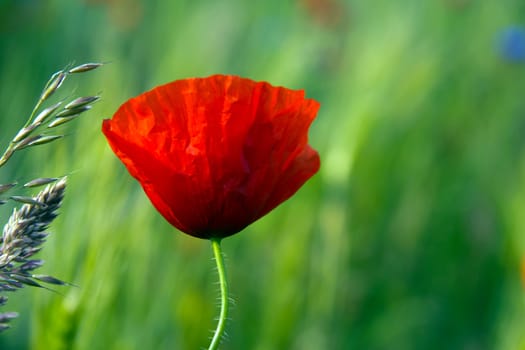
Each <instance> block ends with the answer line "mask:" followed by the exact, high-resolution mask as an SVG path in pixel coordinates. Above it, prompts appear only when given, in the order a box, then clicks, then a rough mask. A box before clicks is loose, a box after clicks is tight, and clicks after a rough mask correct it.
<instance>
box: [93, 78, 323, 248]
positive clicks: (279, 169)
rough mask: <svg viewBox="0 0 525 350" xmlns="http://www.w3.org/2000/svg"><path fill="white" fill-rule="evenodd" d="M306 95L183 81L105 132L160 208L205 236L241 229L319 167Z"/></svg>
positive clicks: (236, 81)
mask: <svg viewBox="0 0 525 350" xmlns="http://www.w3.org/2000/svg"><path fill="white" fill-rule="evenodd" d="M318 109H319V103H318V102H316V101H314V100H311V99H306V98H305V96H304V91H295V90H289V89H286V88H283V87H274V86H271V85H270V84H268V83H265V82H255V81H252V80H250V79H245V78H240V77H237V76H227V75H214V76H211V77H208V78H192V79H185V80H178V81H174V82H172V83H169V84H166V85H162V86H159V87H156V88H154V89H153V90H151V91H148V92H146V93H144V94H142V95H139V96H137V97H134V98H132V99H130V100H128V101H127V102H125V103H124V104H123V105H122V106H121V107H120V108H119V110H118V111H117V112H116V113H115V115H114V116H113V118H112V119H109V120H104V123H103V126H102V131H103V132H104V134H105V135H106V138H107V139H108V141H109V144H110V146H111V148H112V149H113V151H114V152H115V153H116V155H117V156H118V157H119V158H120V160H121V161H122V162H123V163H124V164H125V165H126V167H127V169H128V171H129V172H130V173H131V175H132V176H134V177H135V178H136V179H137V180H138V181H139V182H140V184H141V185H142V187H143V188H144V191H145V192H146V194H147V195H148V197H149V198H150V200H151V202H152V203H153V205H154V206H155V208H156V209H157V210H158V211H159V212H160V213H161V214H162V215H163V216H164V217H165V218H166V220H168V221H169V222H170V223H171V224H172V225H173V226H175V227H177V228H178V229H180V230H181V231H183V232H185V233H187V234H190V235H192V236H195V237H199V238H212V237H218V238H222V237H226V236H229V235H232V234H234V233H237V232H239V231H240V230H242V229H243V228H245V227H246V226H248V225H249V224H251V223H252V222H254V221H255V220H257V219H259V218H260V217H262V216H263V215H265V214H267V213H268V212H269V211H270V210H272V209H273V208H275V207H276V206H277V205H279V204H280V203H281V202H283V201H285V200H286V199H288V198H289V197H290V196H291V195H293V194H294V193H295V192H296V191H297V190H298V189H299V188H300V187H301V186H302V185H303V184H304V183H305V182H306V181H307V180H308V179H309V178H310V177H311V176H313V175H314V174H315V173H316V172H317V170H318V169H319V164H320V163H319V155H318V154H317V152H316V151H315V150H313V149H312V148H311V147H310V146H309V145H308V128H309V126H310V124H311V123H312V121H313V120H314V118H315V116H316V114H317V111H318Z"/></svg>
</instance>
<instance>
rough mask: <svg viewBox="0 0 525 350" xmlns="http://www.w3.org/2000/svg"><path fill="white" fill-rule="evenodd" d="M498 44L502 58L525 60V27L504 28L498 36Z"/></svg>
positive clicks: (515, 60) (513, 60) (516, 60)
mask: <svg viewBox="0 0 525 350" xmlns="http://www.w3.org/2000/svg"><path fill="white" fill-rule="evenodd" d="M498 46H499V51H500V54H501V55H502V56H503V58H504V59H506V60H508V61H511V62H523V61H525V28H523V27H508V28H506V29H504V30H503V31H502V32H501V34H500V36H499V40H498Z"/></svg>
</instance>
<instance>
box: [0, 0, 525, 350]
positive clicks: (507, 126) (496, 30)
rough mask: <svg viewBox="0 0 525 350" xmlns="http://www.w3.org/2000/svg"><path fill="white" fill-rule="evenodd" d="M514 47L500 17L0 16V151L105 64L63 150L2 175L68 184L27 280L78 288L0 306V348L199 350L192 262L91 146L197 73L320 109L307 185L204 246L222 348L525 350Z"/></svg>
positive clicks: (86, 11) (130, 10)
mask: <svg viewBox="0 0 525 350" xmlns="http://www.w3.org/2000/svg"><path fill="white" fill-rule="evenodd" d="M519 26H522V28H523V26H525V4H524V3H523V1H519V0H507V1H468V0H463V1H461V0H440V1H438V0H429V1H417V0H401V1H395V2H394V1H389V0H377V1H374V2H372V1H365V0H361V1H358V0H356V1H346V2H344V1H343V0H340V1H338V0H295V1H279V0H266V1H251V2H248V1H241V0H224V1H216V2H214V1H204V0H193V1H189V0H179V1H177V0H174V1H161V0H150V1H147V0H84V1H81V0H51V1H39V0H0V82H1V84H0V145H2V147H6V146H7V144H8V142H9V140H10V139H11V138H12V137H13V135H14V134H15V133H16V132H17V130H18V129H19V128H20V127H21V126H22V125H23V123H24V121H25V119H26V118H27V115H28V114H29V113H30V111H31V109H32V106H33V105H34V103H35V102H36V100H37V98H38V95H39V93H40V90H41V89H42V87H43V85H44V84H45V82H46V81H47V79H48V77H49V76H50V74H51V73H53V72H55V71H57V70H58V69H60V68H62V67H64V66H65V65H67V64H68V63H71V62H75V63H83V62H86V61H104V62H110V64H107V65H106V66H104V67H102V68H101V69H99V70H97V71H94V72H90V73H89V74H86V75H85V76H79V77H74V79H71V81H68V82H67V84H68V85H67V86H66V87H65V88H64V90H65V91H73V90H74V91H75V93H76V94H79V95H83V94H97V93H101V94H102V95H103V100H102V101H101V102H99V103H97V104H96V106H95V108H94V109H93V111H92V112H89V114H87V115H85V116H82V118H81V119H79V120H78V122H76V123H73V124H71V125H69V126H67V127H65V128H64V132H66V133H67V134H68V137H66V138H65V139H64V140H61V141H59V142H57V143H56V144H51V145H48V146H41V148H34V149H31V150H28V151H26V152H25V153H22V152H21V153H20V154H17V155H15V157H14V159H13V160H12V161H10V162H9V164H8V166H6V167H4V168H2V169H1V170H2V171H1V172H0V183H2V182H7V181H11V180H19V182H23V181H24V180H28V179H32V178H35V177H39V176H57V175H62V174H66V173H70V172H73V173H72V174H71V175H70V177H69V187H68V191H67V194H66V198H65V203H64V206H63V207H62V210H61V215H60V216H59V218H58V219H57V221H56V222H55V224H54V225H53V226H52V232H53V234H52V236H51V237H50V239H49V241H48V242H47V243H46V245H45V246H44V250H43V252H42V253H41V254H40V256H41V257H42V258H43V259H45V260H46V264H45V265H44V266H43V267H42V268H41V269H39V270H38V271H39V272H40V273H46V274H50V275H53V276H56V277H58V278H61V279H63V280H66V281H70V282H72V283H74V284H76V285H78V288H76V287H60V288H58V290H59V293H52V292H48V291H45V290H37V289H35V288H25V289H23V290H21V291H18V292H16V293H12V294H11V295H9V298H10V299H9V302H8V304H7V305H5V306H3V307H2V308H1V309H0V311H11V310H16V311H18V312H19V313H20V317H19V318H18V319H16V320H15V321H13V323H12V328H11V329H10V330H8V331H6V332H3V333H1V334H0V349H2V350H19V349H20V350H22V349H33V350H69V349H74V350H84V349H90V350H98V349H101V350H104V349H111V350H128V349H129V350H132V349H159V350H162V349H203V348H205V347H206V346H207V345H208V339H209V337H210V336H211V330H213V329H214V326H215V321H214V318H215V317H216V316H217V315H218V305H217V297H218V287H217V284H216V280H217V276H216V272H215V268H214V263H213V261H212V259H211V256H212V252H211V247H210V244H209V243H208V242H207V241H202V240H197V239H194V238H192V237H189V236H186V235H183V234H181V233H178V232H176V231H175V229H173V228H172V227H171V226H170V225H169V224H167V223H166V222H165V221H164V220H163V218H162V217H161V216H160V215H159V214H158V213H157V212H156V211H155V210H154V209H153V207H152V206H151V205H150V203H149V201H148V199H147V198H146V196H145V195H144V194H143V192H142V190H141V188H140V186H139V185H138V183H136V182H135V181H134V180H133V179H132V178H131V177H130V176H129V175H128V173H127V172H126V171H125V169H124V167H123V165H122V164H121V163H120V162H119V161H118V160H117V158H116V157H115V156H114V155H113V153H112V152H111V151H110V149H109V147H108V146H107V144H106V141H105V139H104V137H103V135H102V133H101V132H100V127H101V123H102V119H103V118H108V117H110V116H111V115H112V113H113V112H114V111H115V110H116V109H117V107H118V106H119V105H120V104H121V103H122V102H123V101H124V100H126V99H127V98H129V97H131V96H134V95H137V94H139V93H141V92H143V91H145V90H147V89H150V88H152V87H154V86H155V85H159V84H162V83H165V82H168V81H172V80H175V79H179V78H185V77H190V76H207V75H210V74H214V73H228V74H238V75H241V76H246V77H250V78H252V79H255V80H265V81H269V82H271V83H272V84H274V85H284V86H287V87H289V88H295V89H305V90H306V92H307V95H308V96H309V97H312V98H315V99H317V100H318V101H320V102H321V110H320V113H319V116H318V119H317V120H316V121H315V123H314V124H313V127H312V130H311V134H310V139H311V142H310V143H311V145H312V146H313V147H314V148H316V149H318V150H319V152H320V154H321V159H322V167H321V171H320V173H319V174H318V175H316V176H315V177H314V178H313V179H312V180H311V181H309V182H308V183H307V185H306V186H305V187H304V188H303V189H301V190H300V191H299V192H298V193H297V195H296V196H294V197H293V198H292V199H290V200H289V201H288V202H286V203H285V204H283V205H282V206H280V207H279V208H277V209H276V210H275V211H273V212H272V213H271V214H270V215H268V216H267V217H265V218H263V219H262V220H260V221H259V222H257V223H255V224H253V225H252V226H250V227H249V228H247V229H246V230H245V231H244V232H242V233H241V234H238V235H235V236H233V237H231V238H228V239H226V240H225V241H224V242H223V249H224V250H225V253H226V255H227V266H228V274H229V280H230V285H231V291H232V294H233V295H232V296H233V298H234V300H235V306H234V308H233V310H232V313H231V320H230V322H229V324H228V337H227V339H225V341H224V342H223V345H222V347H221V348H222V349H224V350H227V349H232V350H233V349H250V350H273V349H291V350H324V349H341V350H346V349H349V350H351V349H371V350H383V349H385V350H387V349H388V350H391V349H400V350H405V349H407V350H410V349H426V350H433V349H436V350H438V349H463V350H478V349H499V350H514V349H525V289H524V287H525V285H524V283H525V281H522V279H521V277H520V266H521V265H523V266H525V264H522V261H525V260H523V259H524V257H525V237H524V233H525V153H524V151H525V61H524V59H522V58H520V57H515V56H516V55H518V54H519V53H520V51H519V50H520V44H519V43H520V41H519V35H518V39H516V40H517V42H518V43H517V44H516V43H515V42H513V43H508V42H506V41H505V40H506V39H505V33H506V31H507V30H509V28H510V29H511V30H512V28H516V27H519ZM522 39H523V38H522ZM523 40H524V43H521V45H522V46H523V45H525V39H523ZM511 44H512V45H511ZM509 45H510V46H509ZM523 50H525V48H523ZM513 55H514V56H513ZM518 56H519V55H518ZM9 210H10V209H9V208H0V214H1V218H2V220H3V221H4V222H5V221H6V220H7V218H8V216H9ZM522 271H524V273H523V274H524V275H525V270H522ZM524 279H525V276H524Z"/></svg>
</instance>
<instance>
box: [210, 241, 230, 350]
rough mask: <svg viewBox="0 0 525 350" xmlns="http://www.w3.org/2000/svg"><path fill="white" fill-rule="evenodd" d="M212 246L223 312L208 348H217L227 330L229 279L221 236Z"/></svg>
mask: <svg viewBox="0 0 525 350" xmlns="http://www.w3.org/2000/svg"><path fill="white" fill-rule="evenodd" d="M211 246H212V248H213V255H214V257H215V262H216V263H217V270H218V271H219V284H220V288H221V312H220V314H219V322H218V323H217V328H216V329H215V333H214V334H213V338H212V340H211V343H210V346H209V348H208V350H217V349H218V348H219V344H220V342H221V339H222V337H223V335H224V331H225V330H226V320H227V318H228V281H227V280H226V269H225V266H224V258H223V256H222V250H221V240H220V238H212V239H211Z"/></svg>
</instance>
